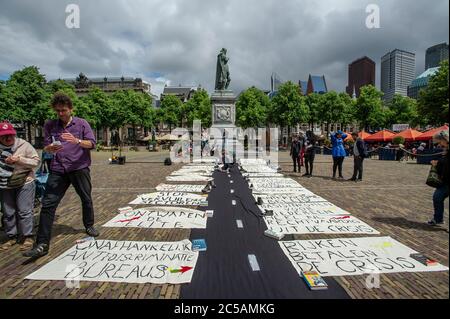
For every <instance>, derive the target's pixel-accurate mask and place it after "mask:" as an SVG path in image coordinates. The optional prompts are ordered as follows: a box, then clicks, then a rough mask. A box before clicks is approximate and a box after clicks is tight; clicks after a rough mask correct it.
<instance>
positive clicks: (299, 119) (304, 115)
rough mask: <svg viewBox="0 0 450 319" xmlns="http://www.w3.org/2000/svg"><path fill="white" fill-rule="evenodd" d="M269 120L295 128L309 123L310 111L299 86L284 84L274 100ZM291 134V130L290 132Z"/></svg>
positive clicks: (289, 83)
mask: <svg viewBox="0 0 450 319" xmlns="http://www.w3.org/2000/svg"><path fill="white" fill-rule="evenodd" d="M271 102H272V103H271V109H270V115H269V118H270V120H271V122H273V123H275V124H278V125H280V126H281V127H283V126H288V128H289V127H291V126H294V125H297V124H299V123H308V122H309V110H308V107H307V106H306V103H305V98H304V97H303V96H302V95H301V93H300V89H299V86H298V84H294V83H292V82H291V81H288V82H286V83H283V84H282V85H281V86H280V87H279V89H278V93H277V94H276V95H275V96H274V97H273V98H272V101H271ZM288 133H289V134H290V130H288Z"/></svg>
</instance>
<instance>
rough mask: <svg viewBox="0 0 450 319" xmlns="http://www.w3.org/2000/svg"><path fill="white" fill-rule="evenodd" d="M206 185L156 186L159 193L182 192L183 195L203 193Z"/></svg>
mask: <svg viewBox="0 0 450 319" xmlns="http://www.w3.org/2000/svg"><path fill="white" fill-rule="evenodd" d="M204 187H205V186H204V185H190V184H159V185H158V186H156V190H157V191H158V192H182V193H201V192H202V189H203V188H204Z"/></svg>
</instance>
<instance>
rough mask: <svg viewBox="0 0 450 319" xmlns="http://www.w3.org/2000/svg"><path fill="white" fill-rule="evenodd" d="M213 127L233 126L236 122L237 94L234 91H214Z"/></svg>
mask: <svg viewBox="0 0 450 319" xmlns="http://www.w3.org/2000/svg"><path fill="white" fill-rule="evenodd" d="M211 104H212V117H211V118H212V127H213V128H233V127H235V123H236V95H234V93H233V91H228V90H223V91H214V93H213V94H212V96H211Z"/></svg>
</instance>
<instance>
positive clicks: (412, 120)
mask: <svg viewBox="0 0 450 319" xmlns="http://www.w3.org/2000/svg"><path fill="white" fill-rule="evenodd" d="M418 123H419V114H418V113H417V102H416V100H414V99H411V98H409V97H405V96H402V95H399V94H395V95H394V98H393V99H392V101H391V102H390V103H389V114H388V116H386V123H385V124H386V126H391V125H392V124H410V126H412V127H415V126H416V125H417V124H418Z"/></svg>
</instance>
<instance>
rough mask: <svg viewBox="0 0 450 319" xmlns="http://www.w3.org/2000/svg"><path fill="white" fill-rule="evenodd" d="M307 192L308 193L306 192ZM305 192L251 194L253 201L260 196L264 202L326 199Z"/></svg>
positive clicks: (306, 201) (276, 202)
mask: <svg viewBox="0 0 450 319" xmlns="http://www.w3.org/2000/svg"><path fill="white" fill-rule="evenodd" d="M307 192H309V193H307ZM307 192H306V193H297V194H276V195H267V194H253V197H254V198H255V201H256V200H257V198H258V197H260V198H261V199H262V201H263V203H264V204H289V203H314V202H326V201H327V200H326V199H324V198H322V197H320V196H318V195H316V194H314V193H312V192H310V191H307Z"/></svg>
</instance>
